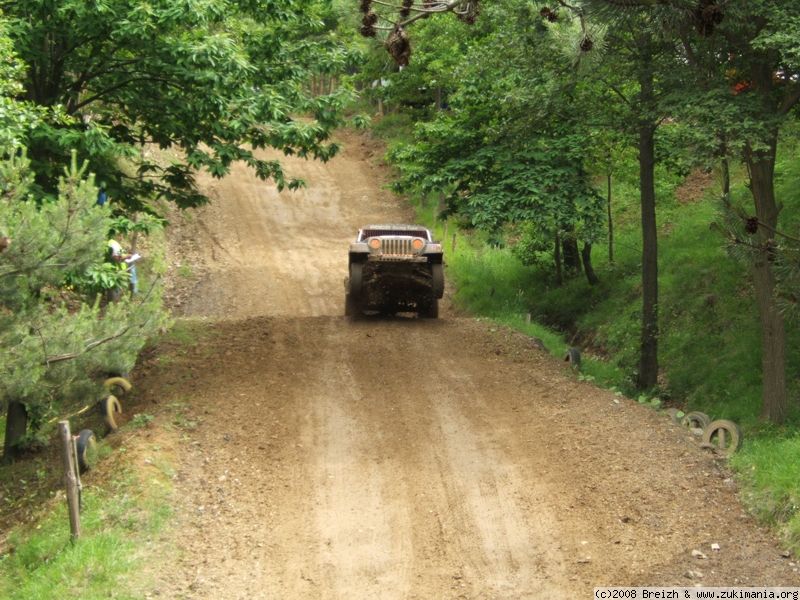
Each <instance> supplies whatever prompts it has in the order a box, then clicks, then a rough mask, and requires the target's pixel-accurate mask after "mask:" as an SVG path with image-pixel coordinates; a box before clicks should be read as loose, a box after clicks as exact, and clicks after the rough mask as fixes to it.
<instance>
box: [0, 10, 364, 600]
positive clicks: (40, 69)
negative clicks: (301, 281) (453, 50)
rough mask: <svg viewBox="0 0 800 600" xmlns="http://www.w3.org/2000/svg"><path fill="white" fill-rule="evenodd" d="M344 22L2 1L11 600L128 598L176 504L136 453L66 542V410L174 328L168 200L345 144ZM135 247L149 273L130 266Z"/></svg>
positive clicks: (92, 490) (90, 492)
mask: <svg viewBox="0 0 800 600" xmlns="http://www.w3.org/2000/svg"><path fill="white" fill-rule="evenodd" d="M336 18H337V17H336V15H335V14H334V13H333V12H332V9H331V6H330V5H329V4H327V3H325V2H319V1H318V0H301V1H300V2H296V1H294V0H292V1H282V0H279V1H278V2H274V1H269V2H259V1H256V2H235V1H231V0H210V1H207V0H187V1H186V2H179V3H175V2H172V1H167V0H163V1H161V0H157V1H155V2H141V1H138V0H98V1H96V2H94V1H93V2H85V1H84V0H57V1H55V2H47V3H42V2H38V1H22V2H14V3H4V4H3V6H2V9H1V10H0V189H1V190H2V194H0V441H2V457H1V459H0V462H2V466H0V515H1V516H2V521H3V523H2V531H0V596H2V597H3V598H6V597H8V598H26V599H27V598H55V597H78V596H80V597H86V598H89V597H128V596H125V593H124V592H122V591H120V590H123V589H127V587H126V586H121V587H119V588H117V585H116V584H117V583H118V579H119V578H120V577H122V576H124V575H125V574H126V572H127V570H128V568H129V566H130V564H131V561H132V560H134V559H135V558H136V556H137V555H138V554H140V553H141V551H142V548H141V545H142V544H143V543H144V541H145V539H146V535H147V533H148V532H150V533H152V531H153V528H157V527H158V526H159V524H160V523H162V522H163V520H164V517H165V514H166V513H165V510H164V503H165V500H164V498H163V497H161V496H160V495H159V492H158V489H157V488H158V487H159V484H158V482H155V483H153V482H150V481H148V482H141V481H137V479H136V478H137V477H138V476H139V474H138V473H137V472H136V470H135V469H134V470H132V471H131V472H130V473H128V474H124V475H119V474H117V475H114V476H109V477H108V478H105V479H102V480H98V481H97V482H96V484H95V483H92V485H90V486H88V487H87V488H86V489H85V493H84V500H85V505H84V515H83V519H84V536H83V537H82V538H81V539H80V541H79V542H78V543H76V544H75V545H69V543H68V540H67V537H68V528H67V527H66V521H65V519H64V514H63V512H64V507H63V506H62V504H63V498H55V499H54V498H53V497H52V494H53V492H54V490H55V489H57V488H58V487H60V485H61V484H60V481H61V478H62V476H63V473H60V469H61V467H60V459H59V457H58V454H57V453H58V448H57V447H56V445H55V443H54V436H53V433H54V429H55V424H56V422H57V421H58V420H59V419H66V418H70V419H72V420H73V424H77V423H80V422H81V421H82V417H80V418H79V415H84V416H85V414H96V412H97V411H92V410H91V409H92V408H94V407H95V405H96V404H97V403H98V401H99V400H100V399H101V398H102V397H104V396H105V395H107V391H104V389H103V381H104V380H105V379H106V378H107V377H109V376H110V375H122V374H128V373H131V372H132V373H133V379H134V384H135V373H136V365H137V362H138V360H139V355H140V353H141V352H142V350H143V349H144V348H145V347H146V346H147V345H148V344H152V343H154V341H155V340H156V339H158V337H159V336H162V335H163V334H164V332H165V331H166V330H167V329H168V328H169V327H170V325H171V320H170V318H169V315H168V313H167V311H166V309H165V308H164V306H163V303H162V283H163V282H162V277H163V275H164V273H165V269H166V262H167V260H168V259H167V258H166V257H164V256H163V241H162V237H163V228H164V227H165V226H166V225H167V218H166V217H167V215H169V214H170V210H171V208H173V207H175V206H177V207H179V208H186V207H193V206H198V205H200V204H203V203H204V202H206V201H207V198H205V197H204V196H203V194H202V193H201V192H200V191H199V190H198V188H197V185H196V175H197V173H198V172H206V173H208V174H210V175H211V176H213V177H222V176H224V175H225V174H226V173H227V172H228V171H229V170H230V168H231V166H232V165H233V164H234V163H236V162H242V163H245V164H247V165H248V166H249V167H251V168H252V169H253V171H254V172H255V173H256V175H257V176H258V177H260V178H261V179H264V180H271V181H273V182H274V183H275V184H276V185H277V186H278V187H279V188H281V189H282V188H284V187H286V188H295V187H298V186H301V185H302V181H299V180H295V179H292V178H289V177H287V176H284V173H283V171H282V169H281V164H280V161H276V160H263V159H262V158H259V156H257V152H258V151H259V150H262V149H265V148H277V149H279V150H282V151H283V152H285V153H287V154H299V155H302V156H308V157H309V158H314V159H319V160H323V161H324V160H328V159H329V158H330V157H332V156H334V155H335V154H336V152H337V151H338V148H337V146H336V144H334V143H332V142H331V141H330V139H329V138H330V133H331V132H332V130H333V129H334V128H335V127H337V126H338V125H339V124H341V116H342V115H341V111H340V108H341V106H342V105H343V102H344V101H345V100H347V99H348V98H349V97H350V90H349V88H348V86H346V85H340V84H337V85H333V83H334V81H335V79H336V76H337V75H338V74H340V73H341V72H342V71H343V70H345V69H346V68H347V67H348V65H350V64H351V63H352V59H353V54H352V53H351V52H350V50H349V49H348V47H347V46H346V45H345V44H343V43H341V42H340V41H339V40H338V39H337V38H336V37H335V36H334V35H331V30H332V28H333V27H335V24H336ZM321 82H324V83H326V85H324V86H323V85H322V84H321ZM112 241H113V242H112ZM114 243H117V244H119V246H120V247H121V248H119V249H118V248H117V247H116V246H114ZM134 253H136V254H141V255H142V256H141V260H140V261H139V262H138V263H135V267H136V273H137V274H138V285H134V283H135V282H134V278H133V273H134V270H133V269H132V268H130V267H128V266H125V264H123V262H122V261H123V259H124V258H127V257H128V255H133V254H134ZM180 273H181V275H182V276H187V275H189V274H190V273H188V272H187V271H186V269H183V270H182V271H181V272H180ZM87 410H88V411H90V412H89V413H86V412H85V411H87ZM151 419H152V417H148V415H139V416H138V417H136V418H134V420H133V421H132V422H131V425H133V426H137V425H138V426H146V425H147V424H148V423H149V422H150V420H151ZM73 431H77V430H75V429H74V428H73ZM101 433H102V429H97V430H96V434H97V437H100V435H101ZM101 448H103V449H105V450H106V451H110V446H107V445H105V444H101ZM114 464H117V465H120V464H122V463H117V462H114ZM151 484H152V485H151ZM166 487H168V486H166ZM140 488H145V489H140ZM151 492H152V495H151ZM165 493H166V492H165ZM9 532H11V533H10V537H8V538H7V539H6V535H7V534H8V533H9ZM130 597H137V598H138V597H141V595H136V594H134V595H133V596H130Z"/></svg>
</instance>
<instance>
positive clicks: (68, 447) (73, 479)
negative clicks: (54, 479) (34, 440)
mask: <svg viewBox="0 0 800 600" xmlns="http://www.w3.org/2000/svg"><path fill="white" fill-rule="evenodd" d="M58 433H59V434H60V437H61V455H62V458H63V459H64V480H65V482H66V485H67V509H68V512H69V532H70V539H71V540H72V541H73V542H74V541H75V540H77V539H78V538H79V537H80V536H81V512H80V505H79V499H78V476H77V470H78V465H77V464H76V463H75V450H74V446H75V445H74V443H73V441H72V433H71V432H70V430H69V421H59V422H58Z"/></svg>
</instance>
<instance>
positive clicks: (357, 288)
mask: <svg viewBox="0 0 800 600" xmlns="http://www.w3.org/2000/svg"><path fill="white" fill-rule="evenodd" d="M363 279H364V265H363V264H362V263H352V262H351V263H350V279H349V281H348V288H347V291H348V292H349V294H350V296H353V297H354V298H358V297H359V296H360V295H361V282H362V281H363Z"/></svg>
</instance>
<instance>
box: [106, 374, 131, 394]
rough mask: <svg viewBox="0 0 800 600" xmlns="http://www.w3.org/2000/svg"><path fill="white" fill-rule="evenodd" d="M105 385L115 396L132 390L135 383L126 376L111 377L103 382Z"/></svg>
mask: <svg viewBox="0 0 800 600" xmlns="http://www.w3.org/2000/svg"><path fill="white" fill-rule="evenodd" d="M103 387H105V388H106V389H107V390H108V391H109V393H112V394H114V395H115V396H124V395H125V394H127V393H128V392H130V391H131V389H132V388H133V385H132V384H131V382H130V381H128V380H127V379H126V378H125V377H109V378H108V379H106V380H105V381H104V382H103Z"/></svg>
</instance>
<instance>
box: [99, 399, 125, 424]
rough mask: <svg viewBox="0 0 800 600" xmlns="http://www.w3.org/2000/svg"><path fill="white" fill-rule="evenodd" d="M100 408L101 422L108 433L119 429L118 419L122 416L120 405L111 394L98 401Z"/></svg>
mask: <svg viewBox="0 0 800 600" xmlns="http://www.w3.org/2000/svg"><path fill="white" fill-rule="evenodd" d="M100 408H101V409H102V411H103V420H104V421H105V423H106V427H108V431H109V432H114V431H117V430H118V429H119V425H120V422H119V418H120V417H121V416H122V403H121V402H120V401H119V400H118V399H117V397H116V396H114V395H113V394H110V395H108V396H107V397H105V398H103V399H102V400H101V401H100Z"/></svg>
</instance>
